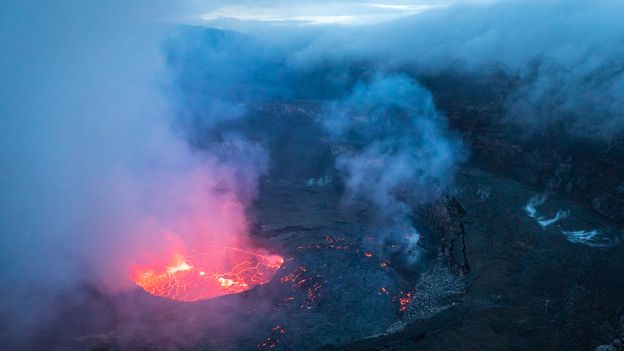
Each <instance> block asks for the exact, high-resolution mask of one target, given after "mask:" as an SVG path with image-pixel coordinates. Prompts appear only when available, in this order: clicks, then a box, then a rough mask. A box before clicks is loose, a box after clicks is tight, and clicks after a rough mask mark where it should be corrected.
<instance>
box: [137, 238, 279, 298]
mask: <svg viewBox="0 0 624 351" xmlns="http://www.w3.org/2000/svg"><path fill="white" fill-rule="evenodd" d="M282 263H284V259H283V258H282V257H281V256H278V255H261V254H259V253H256V252H253V251H248V250H241V249H237V248H231V247H221V246H209V247H206V248H205V249H204V250H201V251H199V250H198V251H193V252H190V253H187V254H186V255H177V256H176V257H175V259H174V260H173V262H171V263H170V265H168V266H166V267H160V268H158V269H155V268H145V269H139V270H137V271H136V273H135V274H134V276H133V280H134V282H135V283H136V284H137V285H138V286H140V287H141V288H143V289H144V290H145V291H147V292H148V293H150V294H152V295H156V296H161V297H165V298H169V299H172V300H177V301H188V302H190V301H198V300H204V299H209V298H213V297H217V296H222V295H228V294H238V293H241V292H243V291H246V290H249V289H251V288H253V287H254V286H256V285H260V284H264V283H267V282H269V281H270V280H271V278H273V275H274V274H275V272H276V271H277V270H278V269H279V268H280V266H281V265H282Z"/></svg>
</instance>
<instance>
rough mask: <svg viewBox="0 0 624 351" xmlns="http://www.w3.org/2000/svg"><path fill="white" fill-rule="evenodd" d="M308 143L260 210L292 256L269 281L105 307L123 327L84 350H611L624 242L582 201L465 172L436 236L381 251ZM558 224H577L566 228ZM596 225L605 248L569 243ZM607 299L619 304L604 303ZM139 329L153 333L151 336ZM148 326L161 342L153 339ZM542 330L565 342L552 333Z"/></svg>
mask: <svg viewBox="0 0 624 351" xmlns="http://www.w3.org/2000/svg"><path fill="white" fill-rule="evenodd" d="M286 111H289V110H288V109H287V110H286ZM267 118H268V117H267ZM283 118H284V121H285V122H283V123H286V124H288V123H306V122H305V121H306V117H305V116H301V115H299V116H297V115H292V114H289V113H285V115H284V116H283ZM293 137H294V138H295V139H294V140H295V142H293V139H290V140H287V141H282V143H288V144H289V145H290V147H284V145H280V144H279V143H278V144H277V145H274V146H273V147H274V150H282V151H281V153H280V152H278V151H275V154H276V158H278V159H283V160H289V162H286V163H285V164H288V165H289V167H283V168H280V169H277V170H276V171H275V172H274V173H273V174H271V175H269V176H267V177H266V178H264V180H263V181H262V183H261V186H260V191H259V197H258V199H257V200H256V201H255V202H254V203H253V206H252V208H251V211H250V218H252V221H253V225H252V236H253V237H254V239H255V240H258V241H261V242H263V243H264V244H266V245H267V246H269V247H271V248H272V249H273V250H274V251H276V252H278V253H279V254H280V255H281V256H283V258H284V262H283V264H282V266H281V267H280V268H279V269H278V270H277V272H276V273H275V275H274V276H273V278H272V279H271V280H270V281H269V282H267V283H265V284H262V285H258V286H256V287H254V288H253V289H250V290H248V291H244V292H242V293H240V294H236V295H226V296H221V297H218V298H214V299H209V300H204V301H198V302H191V303H187V302H175V301H167V300H164V299H159V298H155V297H153V296H150V295H148V294H147V293H145V292H144V291H142V290H141V289H137V291H135V292H133V293H130V294H125V295H122V296H117V297H116V298H115V299H116V302H115V304H114V306H120V305H121V306H123V304H124V303H126V304H132V305H139V306H142V308H141V309H140V310H142V311H147V312H142V313H141V314H139V315H135V316H133V317H131V318H129V317H128V316H124V317H121V320H119V319H117V318H120V317H119V316H123V313H120V312H121V311H117V312H115V311H112V312H111V311H105V312H103V314H104V315H108V314H110V318H112V319H114V320H115V323H114V324H112V325H114V327H109V328H106V327H104V328H103V327H102V326H100V327H99V328H100V332H98V333H93V332H91V333H85V334H84V335H82V336H81V337H80V338H79V340H80V341H79V344H80V345H86V346H87V347H88V348H91V349H98V348H102V347H111V348H116V347H120V348H122V349H124V348H126V347H130V348H145V349H171V348H180V349H184V350H212V349H215V350H217V349H218V350H264V349H276V350H291V349H297V350H314V349H324V350H334V349H345V350H371V349H392V350H402V349H405V350H411V349H413V348H414V347H418V348H419V349H425V350H439V349H446V348H454V347H455V345H458V344H461V345H464V347H465V348H466V349H479V348H484V349H549V348H551V347H554V345H557V347H562V346H563V347H569V348H573V349H576V348H579V347H581V348H583V347H585V348H590V347H592V346H593V345H595V344H596V343H599V342H600V341H599V340H598V339H597V335H598V336H599V335H603V334H608V333H609V328H610V327H609V326H608V325H609V320H608V318H609V317H608V315H609V311H612V310H615V309H617V308H618V307H617V306H618V304H619V302H618V301H621V298H624V296H621V295H618V294H620V292H621V291H624V289H622V288H623V287H622V286H621V284H622V283H621V281H620V280H617V279H613V277H617V276H620V275H622V274H624V271H623V270H624V265H621V264H606V262H620V261H621V257H624V256H622V255H623V253H622V248H621V247H620V246H619V245H618V243H619V242H620V240H621V237H620V234H619V232H618V231H617V230H615V229H613V226H612V224H611V223H609V222H608V221H605V220H604V219H602V218H600V216H597V215H595V214H593V213H592V212H591V211H588V210H587V208H586V207H584V206H583V205H581V204H579V203H576V202H574V201H571V200H569V199H566V198H564V197H561V196H559V195H557V194H556V193H552V192H549V191H547V190H545V189H544V188H542V187H540V186H539V185H535V184H527V183H523V182H522V181H519V180H517V179H513V178H510V177H509V176H506V175H504V174H500V173H498V174H497V173H493V172H492V171H491V170H488V169H487V167H484V166H483V165H480V164H476V163H475V164H466V165H465V166H463V167H462V168H461V169H460V171H459V173H458V176H457V180H456V186H455V187H454V188H453V189H452V191H451V192H449V194H448V195H447V197H446V198H444V199H443V200H440V201H438V202H437V203H436V204H434V205H426V206H422V207H417V208H415V209H414V226H415V228H416V229H417V230H418V232H419V233H420V235H421V237H420V240H419V241H418V243H417V246H416V247H414V246H411V244H410V235H412V233H411V232H409V231H406V232H405V233H404V235H398V236H396V235H395V236H392V237H391V238H388V239H385V240H382V241H381V242H380V241H379V240H380V239H379V238H380V236H379V235H378V233H376V232H375V228H376V226H375V223H374V222H373V218H375V216H374V209H372V208H370V207H369V206H368V205H367V204H366V203H354V204H351V205H350V206H344V203H343V198H342V197H341V191H342V190H341V189H340V187H339V186H337V184H335V183H334V182H332V181H331V180H329V181H326V182H319V181H316V180H315V179H319V178H323V177H326V178H327V179H331V177H332V175H331V174H327V173H325V172H326V163H325V162H326V161H325V160H326V157H327V156H326V153H327V152H330V153H331V148H330V147H329V146H326V147H322V146H319V145H320V144H319V145H317V147H315V148H313V149H312V150H314V151H310V150H311V149H309V148H308V147H309V145H310V143H311V142H313V141H312V140H315V136H314V135H311V134H310V133H301V134H299V135H294V136H293ZM316 140H317V141H315V142H317V143H321V142H319V141H318V139H316ZM293 145H294V146H293ZM297 148H303V149H304V150H307V151H301V150H298V149H297ZM300 151H301V152H302V153H303V152H307V153H308V154H307V156H306V158H305V160H304V161H297V159H296V156H295V154H297V153H299V152H300ZM536 199H537V200H536ZM531 206H532V207H531ZM559 212H561V213H564V212H565V215H560V217H561V218H560V219H558V220H556V221H554V220H553V219H554V218H555V217H556V216H557V213H559ZM511 223H513V225H512V224H511ZM592 228H601V230H602V233H601V234H600V237H595V238H590V237H589V236H586V237H585V239H584V240H582V239H579V237H574V236H573V235H571V234H570V233H575V232H576V233H580V232H582V231H586V232H590V230H591V229H592ZM590 236H591V235H590ZM382 238H383V237H382ZM594 244H596V245H594ZM414 252H417V253H418V254H417V255H415V256H414V255H412V254H413V253H414ZM413 260H415V261H413ZM414 262H417V264H414ZM605 294H610V296H612V297H613V298H612V299H606V300H605V299H604V298H603V296H604V295H605ZM105 300H106V298H105V299H104V301H105ZM117 308H119V307H117ZM214 316H219V318H214ZM136 318H140V319H141V320H144V321H146V322H144V323H141V324H139V326H137V325H136V323H134V321H135V319H136ZM198 325H199V326H200V327H199V329H198ZM232 325H236V328H231V326H232ZM137 328H138V329H137ZM144 328H147V329H148V330H158V334H157V335H154V334H149V333H148V334H147V335H149V337H144V335H145V329H144ZM536 330H551V333H549V334H548V335H545V336H542V337H540V336H536V334H535V332H536ZM477 336H478V337H477ZM107 345H108V346H107Z"/></svg>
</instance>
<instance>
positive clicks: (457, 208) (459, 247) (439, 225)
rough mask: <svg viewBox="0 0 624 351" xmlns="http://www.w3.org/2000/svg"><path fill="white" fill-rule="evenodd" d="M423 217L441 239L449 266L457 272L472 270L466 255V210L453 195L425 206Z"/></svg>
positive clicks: (466, 272)
mask: <svg viewBox="0 0 624 351" xmlns="http://www.w3.org/2000/svg"><path fill="white" fill-rule="evenodd" d="M422 212H423V215H422V218H423V219H424V221H425V223H427V225H428V226H429V227H430V228H431V230H432V231H434V232H436V233H438V234H439V235H440V239H441V247H440V248H441V250H442V253H443V255H444V256H445V257H446V259H447V260H448V264H449V267H450V268H451V270H452V271H454V272H455V273H457V274H460V275H465V274H468V272H469V271H470V266H469V265H468V257H467V256H466V242H465V239H464V236H465V235H466V232H465V230H464V224H463V223H462V219H463V217H464V216H465V215H466V211H465V210H464V208H463V207H462V206H461V204H460V203H459V201H458V200H457V199H456V198H455V197H453V196H444V197H442V198H441V199H439V200H437V201H435V202H433V203H432V204H430V205H426V206H424V209H423V211H422Z"/></svg>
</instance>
